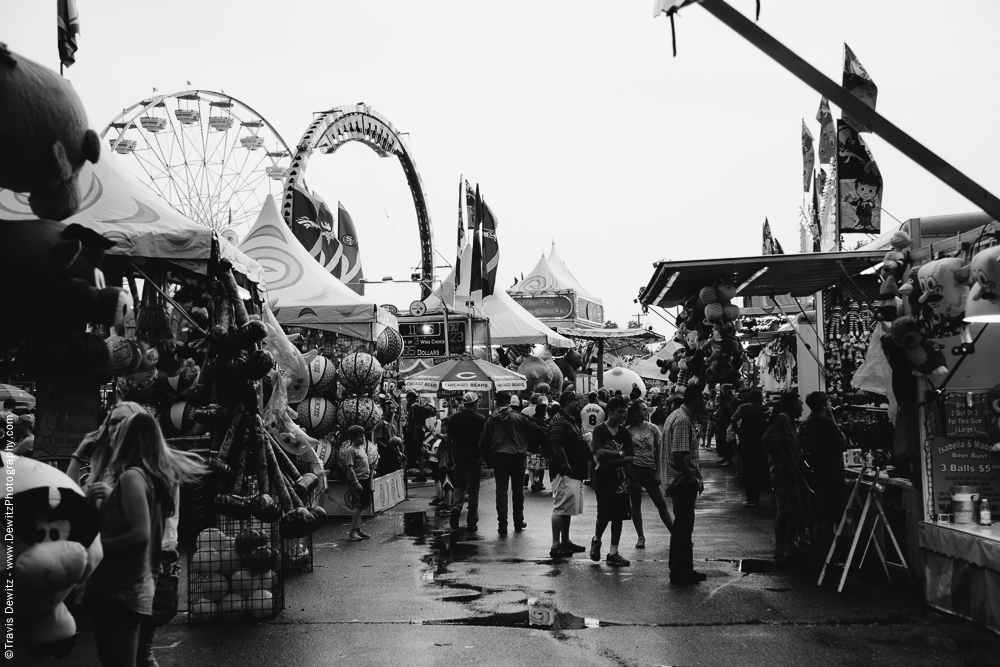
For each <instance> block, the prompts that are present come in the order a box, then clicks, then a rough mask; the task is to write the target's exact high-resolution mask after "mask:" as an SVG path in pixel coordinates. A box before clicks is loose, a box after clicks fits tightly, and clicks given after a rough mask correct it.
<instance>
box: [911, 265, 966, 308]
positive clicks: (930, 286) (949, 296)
mask: <svg viewBox="0 0 1000 667" xmlns="http://www.w3.org/2000/svg"><path fill="white" fill-rule="evenodd" d="M962 267H963V262H962V260H961V259H958V258H957V257H952V258H947V259H938V260H934V261H933V262H928V263H927V264H924V265H923V266H921V267H920V270H919V271H917V280H919V281H920V289H921V291H922V292H923V294H921V295H920V302H921V303H925V304H927V305H929V306H930V308H931V310H932V311H933V312H934V314H935V315H937V316H939V317H946V318H950V317H958V316H959V315H960V314H961V313H962V312H964V311H965V300H966V297H968V295H969V286H968V284H966V282H965V280H964V279H965V276H963V275H962Z"/></svg>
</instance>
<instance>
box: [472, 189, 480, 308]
mask: <svg viewBox="0 0 1000 667" xmlns="http://www.w3.org/2000/svg"><path fill="white" fill-rule="evenodd" d="M476 201H477V202H478V201H480V199H479V186H478V185H477V186H476ZM479 221H480V217H479V216H478V215H476V226H475V227H474V228H473V230H472V257H471V258H470V260H471V264H472V275H471V280H470V282H469V302H470V303H472V305H473V307H475V306H480V305H482V303H483V246H482V243H481V242H480V240H479V231H480V225H479Z"/></svg>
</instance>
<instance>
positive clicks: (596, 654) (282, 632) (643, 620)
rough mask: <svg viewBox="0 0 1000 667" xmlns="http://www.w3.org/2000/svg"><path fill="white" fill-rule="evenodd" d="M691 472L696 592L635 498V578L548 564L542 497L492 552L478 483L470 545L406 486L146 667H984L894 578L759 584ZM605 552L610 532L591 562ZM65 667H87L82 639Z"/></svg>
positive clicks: (762, 550)
mask: <svg viewBox="0 0 1000 667" xmlns="http://www.w3.org/2000/svg"><path fill="white" fill-rule="evenodd" d="M702 461H703V471H704V474H705V482H706V484H705V493H704V494H703V495H702V496H701V497H700V498H699V500H698V508H697V517H696V521H695V535H694V542H695V546H694V555H695V561H696V562H695V567H696V568H697V569H699V570H701V571H703V572H705V573H706V574H707V575H708V580H707V581H706V582H704V583H703V584H700V585H698V586H686V587H678V586H672V585H671V584H670V583H669V580H668V574H669V573H668V569H667V558H668V545H669V535H668V533H667V531H666V529H665V528H664V527H663V526H662V525H661V524H660V523H659V519H658V517H657V516H656V513H655V508H654V507H653V505H652V503H651V502H650V501H649V499H648V497H645V498H644V502H643V517H644V519H645V522H644V523H645V533H646V545H647V547H646V549H645V550H637V549H634V548H633V547H634V545H635V538H636V535H635V530H634V528H633V527H632V525H631V523H627V524H626V525H625V528H624V531H623V535H622V545H621V552H622V554H623V555H624V556H625V557H626V558H629V559H631V561H632V565H631V566H630V567H625V568H617V569H616V568H612V567H609V566H607V565H606V564H605V563H604V562H603V560H602V561H601V562H599V563H595V562H592V561H591V560H590V559H589V558H588V557H587V554H586V553H584V554H577V555H576V556H575V557H573V558H572V559H570V560H568V561H555V562H554V561H553V560H551V559H550V558H549V557H548V551H549V547H550V541H551V533H550V528H549V525H550V524H549V518H550V516H551V497H550V496H549V495H548V494H547V493H531V492H529V491H527V490H526V493H525V496H526V498H525V520H526V521H527V523H528V527H527V529H526V530H525V531H524V532H523V533H515V532H514V531H513V530H511V532H510V533H509V534H508V535H507V536H506V537H501V536H499V535H498V534H497V531H496V510H495V508H494V500H493V499H494V489H495V485H494V483H493V480H492V479H487V480H483V486H482V490H481V494H480V499H481V502H480V515H481V517H480V525H479V532H478V533H468V532H466V531H464V530H460V531H457V532H455V533H452V531H451V530H450V529H449V528H448V520H447V519H446V518H438V517H435V516H434V512H433V509H434V508H433V507H430V506H429V505H428V501H429V500H430V499H431V498H432V497H433V486H432V485H415V484H411V485H410V498H409V499H408V500H407V501H406V502H404V503H402V504H400V505H398V506H396V507H395V508H393V509H392V510H390V511H388V512H386V513H384V514H382V515H381V516H378V517H376V518H374V519H367V520H366V524H365V526H366V530H367V531H368V532H370V533H371V534H372V535H373V538H372V539H371V540H370V541H366V542H349V541H348V540H347V519H346V518H345V519H339V518H338V519H331V521H330V522H329V523H328V524H327V525H326V526H324V527H323V528H322V529H320V530H319V531H318V532H317V533H316V534H315V535H314V550H315V557H314V570H313V572H311V573H305V574H289V575H287V578H286V588H285V600H286V609H285V610H284V611H283V612H282V613H281V615H280V616H279V617H278V619H277V620H275V621H272V622H269V623H262V622H249V621H239V622H230V623H214V624H210V625H190V624H188V623H187V622H186V620H185V618H184V617H185V614H183V613H182V614H180V615H179V616H178V618H177V619H175V620H174V622H173V623H171V624H170V625H169V626H166V627H165V628H161V629H160V630H159V631H158V633H157V642H156V645H157V651H156V655H157V659H158V661H159V663H160V665H162V666H163V667H167V666H172V665H183V666H187V665H238V666H240V667H275V666H279V665H281V666H284V665H293V666H295V667H310V666H312V665H342V664H350V665H464V664H473V665H675V666H684V665H748V666H749V665H767V666H769V667H773V666H774V665H803V664H815V665H871V664H879V665H886V666H891V665H934V666H935V667H938V666H940V665H969V666H976V667H980V666H982V665H991V664H998V661H1000V659H998V658H997V656H998V655H1000V636H997V635H995V634H993V633H990V632H988V631H986V630H984V629H982V628H980V627H979V626H976V625H973V624H971V623H968V622H966V621H963V620H960V619H956V618H953V617H950V616H948V615H945V614H942V613H939V612H937V611H934V610H932V609H930V608H929V607H927V606H926V605H924V604H923V602H922V598H921V597H920V595H919V593H918V592H917V591H915V590H914V589H912V588H910V587H909V585H908V584H907V583H906V581H905V578H903V577H902V573H900V574H899V575H895V576H899V580H898V581H897V582H896V583H891V584H890V583H888V582H887V581H886V580H885V577H884V575H883V574H882V571H881V568H878V567H876V566H877V563H866V565H865V570H864V571H862V572H852V574H851V576H850V577H849V578H848V582H847V585H846V587H845V589H844V592H843V593H839V594H838V593H837V592H836V583H835V580H836V578H837V577H836V576H835V577H831V578H830V579H829V580H828V583H825V584H824V586H823V587H817V586H816V578H817V577H816V574H815V573H814V572H813V571H812V570H803V571H796V572H793V573H775V572H773V567H771V566H772V563H771V562H770V561H771V560H772V557H773V546H772V545H773V538H772V521H773V517H774V509H773V505H772V504H771V503H770V502H768V500H765V501H764V502H763V503H762V506H761V507H758V508H752V509H751V508H744V507H742V505H741V502H742V499H743V495H742V487H741V486H740V485H739V484H738V483H737V482H736V481H735V471H734V470H733V469H732V468H729V467H723V468H720V467H718V465H717V462H716V457H715V454H714V453H712V452H707V451H703V452H702ZM548 486H549V483H548V480H546V487H548ZM586 493H587V495H586V498H585V510H584V514H583V516H580V517H574V519H573V524H572V528H571V539H572V540H573V541H574V542H576V543H578V544H584V545H589V542H590V537H591V536H592V534H593V529H594V519H595V516H596V509H597V508H596V501H595V499H594V496H593V493H592V492H591V491H590V490H589V489H587V492H586ZM462 525H463V526H464V516H463V524H462ZM609 540H610V530H609V531H608V532H606V534H605V538H604V545H605V546H604V551H603V552H602V557H603V555H605V554H606V553H607V544H608V542H609ZM872 555H873V554H872ZM870 560H872V559H870ZM869 565H872V567H869ZM741 570H743V571H741ZM760 570H764V571H763V572H761V571H760ZM834 574H835V575H839V571H838V572H834ZM184 597H185V596H184V593H183V591H182V605H184V603H185V599H184ZM22 656H23V653H22ZM17 662H20V663H21V664H31V663H30V662H27V661H21V660H18V661H17ZM62 664H64V665H66V666H67V667H71V666H76V665H80V666H84V665H86V666H90V665H97V664H98V662H97V659H96V654H95V653H94V650H93V637H92V635H91V633H90V632H89V629H88V627H87V624H82V625H81V634H80V636H79V639H78V642H77V646H76V648H75V649H74V651H73V653H72V654H71V655H70V656H69V658H67V659H66V660H65V661H63V663H62Z"/></svg>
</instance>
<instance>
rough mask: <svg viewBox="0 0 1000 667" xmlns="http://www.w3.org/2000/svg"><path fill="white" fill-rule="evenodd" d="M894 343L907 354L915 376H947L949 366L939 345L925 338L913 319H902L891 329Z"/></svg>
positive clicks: (918, 324) (894, 323) (897, 320)
mask: <svg viewBox="0 0 1000 667" xmlns="http://www.w3.org/2000/svg"><path fill="white" fill-rule="evenodd" d="M889 336H890V337H891V338H892V342H893V343H895V344H896V345H897V346H898V347H900V348H901V349H902V350H903V352H904V353H905V354H906V358H907V360H908V361H909V362H910V365H911V366H912V372H913V374H914V375H946V374H947V373H948V366H947V363H946V361H945V357H944V353H943V352H942V350H943V349H944V346H942V345H939V344H938V343H936V342H935V341H933V340H930V339H929V338H924V335H923V333H922V332H921V330H920V323H919V322H918V321H917V320H916V318H913V317H909V316H907V317H900V318H898V319H896V321H895V322H893V323H892V326H891V327H890V328H889Z"/></svg>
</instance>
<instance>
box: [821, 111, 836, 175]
mask: <svg viewBox="0 0 1000 667" xmlns="http://www.w3.org/2000/svg"><path fill="white" fill-rule="evenodd" d="M816 120H818V121H819V163H820V164H821V165H824V164H830V161H831V160H833V159H834V158H835V157H836V156H837V125H836V124H835V123H834V122H833V114H832V113H831V112H830V103H829V102H828V101H827V100H826V98H825V97H824V98H822V99H821V100H820V101H819V111H817V112H816Z"/></svg>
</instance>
